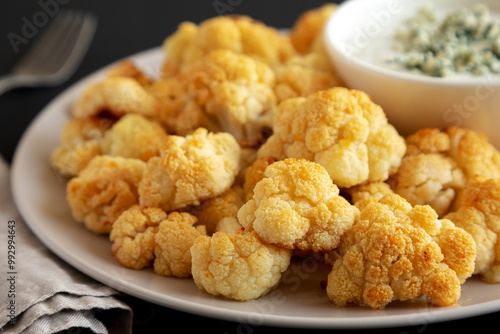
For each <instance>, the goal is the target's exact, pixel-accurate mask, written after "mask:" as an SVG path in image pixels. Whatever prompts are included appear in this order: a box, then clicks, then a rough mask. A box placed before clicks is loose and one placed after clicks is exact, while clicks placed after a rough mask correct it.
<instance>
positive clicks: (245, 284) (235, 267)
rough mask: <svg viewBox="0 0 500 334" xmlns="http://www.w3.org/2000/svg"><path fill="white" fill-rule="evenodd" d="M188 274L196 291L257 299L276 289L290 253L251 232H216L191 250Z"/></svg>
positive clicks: (201, 237)
mask: <svg viewBox="0 0 500 334" xmlns="http://www.w3.org/2000/svg"><path fill="white" fill-rule="evenodd" d="M191 256H192V269H191V272H192V275H193V279H194V282H195V283H196V285H197V286H198V287H199V289H200V290H203V291H206V292H208V293H209V294H212V295H214V296H224V297H226V298H229V299H233V300H238V301H248V300H254V299H257V298H259V297H261V296H263V295H265V294H267V293H268V292H269V291H271V289H273V288H274V287H276V286H277V285H278V283H279V282H280V280H281V274H282V273H283V272H284V271H285V270H286V269H287V268H288V266H289V264H290V258H291V251H290V250H287V249H282V248H279V247H276V246H272V245H268V244H266V243H264V242H263V241H262V240H261V239H260V238H259V236H258V235H257V234H256V233H255V232H249V233H240V234H231V233H227V232H224V231H219V232H216V233H215V234H213V235H212V236H211V237H207V236H200V237H198V238H197V239H196V240H195V243H194V245H193V246H192V247H191Z"/></svg>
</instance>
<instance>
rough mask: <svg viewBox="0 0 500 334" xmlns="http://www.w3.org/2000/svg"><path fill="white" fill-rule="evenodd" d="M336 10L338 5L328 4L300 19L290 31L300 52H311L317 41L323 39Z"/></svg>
mask: <svg viewBox="0 0 500 334" xmlns="http://www.w3.org/2000/svg"><path fill="white" fill-rule="evenodd" d="M336 8H337V5H336V4H333V3H327V4H324V5H322V6H321V7H318V8H314V9H311V10H308V11H306V12H304V13H302V14H301V15H300V16H299V17H298V19H297V20H296V21H295V23H294V25H293V27H292V29H291V30H290V41H291V43H292V45H293V46H294V47H295V49H296V50H297V51H298V52H300V53H301V54H306V53H309V52H311V50H312V49H313V48H314V45H315V44H316V43H317V40H318V39H320V38H322V35H323V27H324V25H325V23H326V21H327V20H328V18H329V17H330V16H331V15H332V13H333V12H334V11H335V9H336Z"/></svg>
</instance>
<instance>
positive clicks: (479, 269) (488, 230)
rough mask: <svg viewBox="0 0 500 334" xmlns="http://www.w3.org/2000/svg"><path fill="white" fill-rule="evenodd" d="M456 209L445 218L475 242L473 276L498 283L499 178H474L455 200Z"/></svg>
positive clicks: (499, 235)
mask: <svg viewBox="0 0 500 334" xmlns="http://www.w3.org/2000/svg"><path fill="white" fill-rule="evenodd" d="M457 204H458V209H457V210H456V211H454V212H451V213H449V214H447V215H446V216H445V218H446V219H449V220H451V221H453V223H455V224H456V225H457V226H459V227H461V228H463V229H464V230H466V231H467V232H468V233H470V235H471V236H472V238H473V239H474V241H475V243H476V252H477V255H476V259H475V269H474V274H477V275H480V276H482V277H483V278H484V280H485V281H487V282H490V283H499V282H500V272H499V268H500V252H499V250H500V246H499V244H500V218H499V217H500V179H498V178H487V177H482V176H476V177H474V178H472V179H471V180H469V182H468V184H467V187H466V188H465V189H464V191H463V192H462V194H461V196H459V198H458V203H457Z"/></svg>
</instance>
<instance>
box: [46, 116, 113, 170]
mask: <svg viewBox="0 0 500 334" xmlns="http://www.w3.org/2000/svg"><path fill="white" fill-rule="evenodd" d="M111 126H112V121H110V120H108V119H105V118H97V117H85V118H72V119H70V120H68V121H67V122H66V123H65V124H64V126H63V128H62V130H61V134H60V145H59V146H58V147H56V148H55V149H54V150H53V151H52V153H51V156H50V165H51V167H52V168H53V169H54V170H55V171H56V172H57V173H58V174H59V175H61V176H63V177H72V176H76V175H78V173H80V171H81V170H82V169H83V168H84V167H85V166H86V165H87V164H88V162H89V161H90V160H91V159H92V158H93V157H95V156H97V155H100V154H102V148H101V146H102V140H103V138H104V135H105V132H106V131H107V130H108V129H109V128H110V127H111Z"/></svg>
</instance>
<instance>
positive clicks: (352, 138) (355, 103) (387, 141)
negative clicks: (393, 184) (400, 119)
mask: <svg viewBox="0 0 500 334" xmlns="http://www.w3.org/2000/svg"><path fill="white" fill-rule="evenodd" d="M273 131H274V132H273V135H272V136H271V137H270V138H269V139H268V140H267V141H266V143H265V144H264V145H262V146H261V148H260V149H259V151H258V156H259V157H262V156H271V157H275V158H277V159H280V160H281V159H284V158H296V159H300V158H302V159H307V160H310V161H314V162H316V163H318V164H320V165H322V166H323V167H325V168H326V170H327V171H328V173H329V174H330V177H331V178H332V180H333V181H334V183H335V184H336V185H337V186H339V187H342V188H344V187H345V188H347V187H352V186H355V185H359V184H362V183H365V182H373V181H383V180H385V179H387V178H388V177H389V175H390V174H391V173H393V172H395V171H396V170H397V168H398V167H399V165H400V163H401V158H402V157H403V155H404V153H405V150H406V145H405V143H404V139H403V138H402V137H401V136H400V135H399V134H398V133H397V132H396V130H395V129H394V127H393V126H392V125H390V124H389V123H387V118H386V116H385V114H384V112H383V110H382V108H381V107H380V106H378V105H376V104H375V103H373V102H372V101H371V99H370V97H369V96H368V95H367V94H366V93H364V92H361V91H357V90H348V89H346V88H342V87H335V88H332V89H328V90H324V91H320V92H317V93H314V94H311V95H309V96H308V97H298V98H291V99H288V100H285V101H283V102H282V103H280V104H279V106H278V108H277V109H276V112H275V114H274V119H273Z"/></svg>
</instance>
